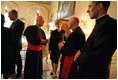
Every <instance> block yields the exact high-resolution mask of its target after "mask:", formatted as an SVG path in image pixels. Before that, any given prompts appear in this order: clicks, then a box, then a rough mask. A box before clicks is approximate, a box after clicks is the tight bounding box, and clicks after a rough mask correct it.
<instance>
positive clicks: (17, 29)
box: [9, 10, 24, 78]
mask: <svg viewBox="0 0 118 80" xmlns="http://www.w3.org/2000/svg"><path fill="white" fill-rule="evenodd" d="M9 18H10V20H13V23H12V25H11V26H10V29H11V31H12V33H13V36H14V39H15V42H14V44H15V45H16V49H14V56H15V62H14V65H13V68H12V69H13V70H12V71H11V74H13V73H15V64H17V75H16V78H18V77H19V76H20V74H21V72H22V59H21V55H20V50H21V49H22V42H21V36H22V33H23V30H24V23H23V22H22V21H21V20H19V19H18V12H17V11H16V10H11V11H9Z"/></svg>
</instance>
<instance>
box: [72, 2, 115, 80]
mask: <svg viewBox="0 0 118 80" xmlns="http://www.w3.org/2000/svg"><path fill="white" fill-rule="evenodd" d="M109 5H110V1H91V2H90V4H89V8H88V10H87V12H88V13H89V15H90V18H91V19H96V24H95V27H94V29H93V31H92V33H91V35H90V36H89V38H88V39H87V41H86V43H85V45H84V47H83V48H82V49H80V51H79V52H78V53H77V54H76V55H75V57H74V61H75V63H76V64H77V65H78V68H77V76H76V78H81V79H104V78H109V66H110V63H111V57H112V55H113V53H114V52H115V50H116V48H117V21H116V20H115V19H113V18H111V17H109V15H107V10H108V7H109Z"/></svg>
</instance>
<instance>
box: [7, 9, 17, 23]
mask: <svg viewBox="0 0 118 80" xmlns="http://www.w3.org/2000/svg"><path fill="white" fill-rule="evenodd" d="M9 18H10V20H13V21H15V20H16V19H17V18H18V12H17V11H16V10H11V11H9Z"/></svg>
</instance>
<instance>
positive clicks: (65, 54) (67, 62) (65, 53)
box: [59, 17, 85, 79]
mask: <svg viewBox="0 0 118 80" xmlns="http://www.w3.org/2000/svg"><path fill="white" fill-rule="evenodd" d="M78 24H79V19H78V18H77V17H73V18H71V19H70V20H69V23H68V27H69V29H71V30H72V31H73V32H72V33H71V34H70V35H69V37H68V39H67V41H66V43H65V44H64V46H63V47H62V49H61V52H62V60H61V67H60V75H59V78H60V79H67V78H69V74H70V71H73V68H71V67H72V66H73V65H72V64H73V59H74V55H75V53H76V52H77V50H79V49H81V47H82V46H83V44H84V42H85V34H84V33H83V31H82V29H81V28H80V27H79V26H78ZM60 46H61V45H60V44H59V47H60Z"/></svg>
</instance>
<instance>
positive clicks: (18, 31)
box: [10, 19, 24, 50]
mask: <svg viewBox="0 0 118 80" xmlns="http://www.w3.org/2000/svg"><path fill="white" fill-rule="evenodd" d="M10 29H11V31H12V33H13V36H14V39H15V42H14V44H15V45H16V48H17V49H19V50H21V49H22V42H21V36H22V33H23V30H24V23H23V22H22V21H21V20H19V19H18V20H17V21H16V22H13V23H12V25H11V26H10Z"/></svg>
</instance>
